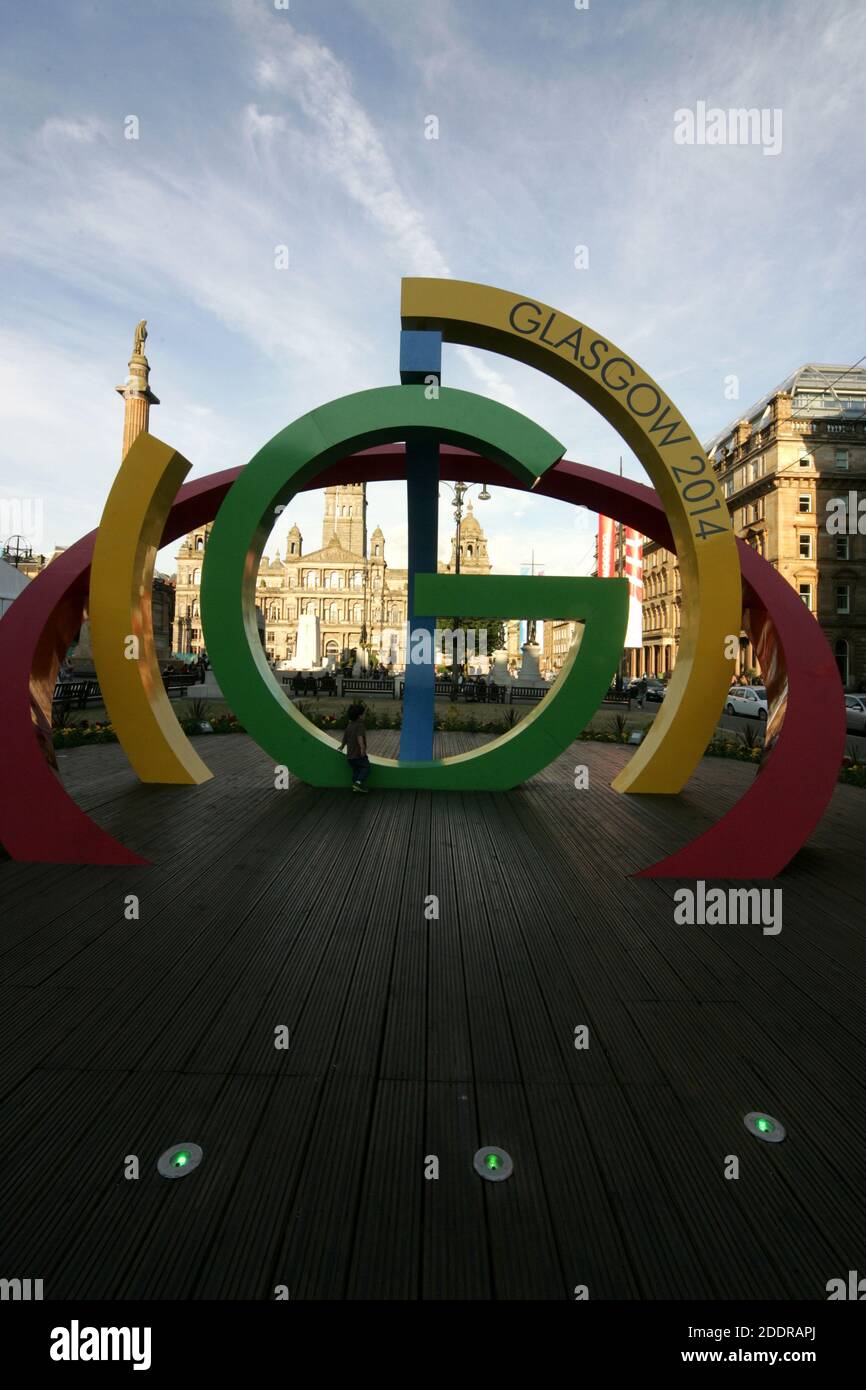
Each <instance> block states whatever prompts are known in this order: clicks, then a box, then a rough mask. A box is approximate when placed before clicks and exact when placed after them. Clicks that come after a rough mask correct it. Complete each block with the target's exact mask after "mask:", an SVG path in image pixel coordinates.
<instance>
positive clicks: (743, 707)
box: [725, 685, 767, 719]
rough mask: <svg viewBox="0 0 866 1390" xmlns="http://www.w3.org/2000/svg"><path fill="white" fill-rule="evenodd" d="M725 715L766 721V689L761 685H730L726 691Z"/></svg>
mask: <svg viewBox="0 0 866 1390" xmlns="http://www.w3.org/2000/svg"><path fill="white" fill-rule="evenodd" d="M725 714H740V715H746V716H747V717H748V718H750V719H766V717H767V691H766V687H765V686H763V685H732V686H731V688H730V690H729V691H728V701H727V704H726V705H725Z"/></svg>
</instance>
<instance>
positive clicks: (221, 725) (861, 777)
mask: <svg viewBox="0 0 866 1390" xmlns="http://www.w3.org/2000/svg"><path fill="white" fill-rule="evenodd" d="M296 708H297V709H298V712H299V713H300V714H303V715H305V716H306V718H308V719H309V720H310V722H311V723H312V724H315V726H316V728H317V729H322V730H323V731H324V732H325V733H334V732H337V731H338V730H340V729H345V727H346V724H347V722H348V716H347V714H346V712H345V711H344V712H343V713H342V714H319V713H318V712H317V711H315V710H309V709H307V708H305V707H302V706H301V705H298V706H296ZM509 713H511V711H509ZM202 722H203V721H202V720H198V719H182V720H181V721H180V724H181V728H182V729H183V731H184V733H186V734H187V735H188V736H190V737H192V738H195V737H196V736H198V735H201V734H204V733H206V732H210V733H213V734H243V733H246V730H245V729H244V727H243V725H242V724H240V723H238V720H237V717H236V715H234V714H221V715H218V716H217V717H216V718H214V719H211V720H208V721H206V722H207V723H208V724H209V726H210V727H209V730H204V729H202ZM364 722H365V724H366V725H367V728H368V729H370V730H372V729H400V728H402V724H403V719H402V716H401V715H400V714H399V713H398V714H389V713H387V712H386V711H378V712H377V711H376V710H367V711H366V712H365V714H364ZM516 722H517V721H516V720H515V719H513V718H512V719H511V720H509V719H508V717H507V716H506V717H505V718H504V719H480V718H479V717H478V715H476V714H467V713H466V712H465V711H463V710H459V709H457V708H453V709H449V710H448V713H447V714H445V715H444V716H437V717H436V719H435V721H434V725H433V727H434V728H435V729H436V730H437V731H439V732H443V733H465V734H491V735H493V736H494V737H495V736H496V735H497V734H503V733H506V732H507V731H508V729H510V728H513V727H514V724H515V723H516ZM631 733H632V730H631V728H630V727H629V725H628V724H627V723H626V722H625V720H623V719H620V720H618V721H617V723H616V727H614V728H608V729H584V730H583V732H582V733H581V734H579V735H578V737H579V738H580V740H581V741H582V742H584V743H622V744H627V743H628V741H629V737H630V735H631ZM53 740H54V747H55V748H82V747H87V746H88V745H90V744H95V743H117V742H118V738H117V734H116V733H115V731H114V726H113V725H112V724H99V723H96V724H90V723H89V722H88V721H87V720H86V719H82V720H81V721H80V722H79V723H77V724H73V725H71V726H70V727H68V728H64V729H54V730H53ZM761 752H762V748H761V745H760V744H751V743H747V742H746V741H745V740H739V741H735V740H734V739H729V738H714V739H712V740H711V741H710V743H709V744H708V745H707V747H706V749H705V752H704V756H705V757H708V758H735V759H736V760H737V761H738V762H742V763H755V764H757V763H758V762H759V761H760V757H761ZM839 781H840V782H845V783H847V785H848V786H852V787H866V764H864V763H858V762H855V761H854V760H853V759H852V758H851V757H846V758H845V760H844V763H843V765H842V767H841V768H840V771H839Z"/></svg>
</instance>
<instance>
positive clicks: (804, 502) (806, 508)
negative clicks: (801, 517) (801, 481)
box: [798, 492, 812, 512]
mask: <svg viewBox="0 0 866 1390" xmlns="http://www.w3.org/2000/svg"><path fill="white" fill-rule="evenodd" d="M798 505H799V508H800V511H801V512H810V511H811V510H812V494H811V492H801V493H800V498H799V503H798Z"/></svg>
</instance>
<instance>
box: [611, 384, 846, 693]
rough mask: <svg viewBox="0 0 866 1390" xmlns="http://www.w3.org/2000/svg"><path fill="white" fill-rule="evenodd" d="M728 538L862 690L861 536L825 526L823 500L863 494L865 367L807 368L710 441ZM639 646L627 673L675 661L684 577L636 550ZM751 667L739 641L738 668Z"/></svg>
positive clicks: (666, 561)
mask: <svg viewBox="0 0 866 1390" xmlns="http://www.w3.org/2000/svg"><path fill="white" fill-rule="evenodd" d="M707 455H708V457H709V458H710V460H711V461H712V464H713V467H714V469H715V472H716V476H717V478H718V481H719V484H720V486H721V488H722V491H723V493H724V495H725V497H726V498H727V502H728V509H729V511H730V513H731V517H732V520H733V524H734V531H735V534H736V535H737V536H738V537H740V538H741V539H742V540H744V541H745V542H746V543H747V545H751V546H753V547H754V548H755V550H757V552H758V554H759V555H761V556H762V557H763V558H764V559H765V560H766V561H767V562H768V563H769V564H771V565H772V566H773V567H774V569H777V570H778V571H779V573H780V574H781V575H782V576H783V578H784V579H786V580H787V582H788V583H789V584H790V585H791V586H792V587H793V588H794V589H795V590H796V591H797V593H798V594H799V595H800V598H801V599H802V600H803V602H804V603H805V604H806V607H807V608H808V609H809V611H810V612H812V613H814V615H815V617H816V618H817V620H818V622H819V623H820V625H821V627H822V628H823V630H824V634H825V636H826V638H827V641H828V642H829V644H830V647H831V649H832V651H833V654H834V656H835V658H836V664H837V666H838V668H839V675H840V676H841V678H842V682H843V684H844V686H845V688H846V689H847V690H864V689H866V583H864V561H866V535H859V534H852V533H851V532H852V530H854V531H856V507H855V509H854V512H853V515H852V516H851V519H850V522H849V526H848V532H847V533H846V534H834V533H833V532H832V531H828V526H827V517H828V503H829V502H831V501H832V499H835V498H845V499H846V500H847V498H848V495H849V493H851V492H859V494H860V495H861V496H866V368H863V367H854V368H846V367H843V366H833V365H825V364H817V363H810V364H809V365H807V366H804V367H801V368H800V369H799V371H796V372H794V373H793V374H792V375H791V376H790V377H788V379H787V380H786V381H784V382H782V384H781V385H780V386H778V387H776V389H775V390H774V391H771V392H770V393H769V394H768V395H766V396H765V397H764V398H763V399H762V400H760V401H758V402H757V404H756V405H754V406H753V407H752V408H751V409H750V410H749V411H747V412H746V414H745V415H743V416H741V417H739V418H738V419H736V420H733V421H732V422H731V423H730V424H729V425H727V426H726V428H725V429H723V430H722V431H721V432H720V433H719V434H717V435H716V437H715V438H714V439H712V440H711V441H710V443H709V444H708V445H707ZM643 580H644V602H643V649H642V651H634V652H632V653H631V674H632V675H657V676H662V675H664V674H665V673H666V672H670V671H672V670H673V668H674V665H675V664H676V656H677V648H678V645H679V636H680V610H681V605H682V583H681V577H680V571H679V566H678V564H677V558H676V556H675V555H674V554H672V553H671V552H670V551H668V550H665V549H664V547H663V546H660V545H658V544H657V543H656V542H655V541H651V540H648V539H646V538H645V539H644V547H643ZM742 672H745V673H755V674H757V673H758V669H757V661H756V658H755V654H754V651H753V650H752V647H751V646H750V645H749V644H748V643H747V642H746V641H745V638H744V641H743V644H742V650H741V653H740V658H739V661H738V673H742Z"/></svg>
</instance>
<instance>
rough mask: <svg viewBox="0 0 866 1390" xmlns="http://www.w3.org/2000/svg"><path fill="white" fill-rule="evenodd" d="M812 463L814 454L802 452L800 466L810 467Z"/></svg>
mask: <svg viewBox="0 0 866 1390" xmlns="http://www.w3.org/2000/svg"><path fill="white" fill-rule="evenodd" d="M811 463H812V456H811V454H801V455H800V467H801V468H809V467H811Z"/></svg>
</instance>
